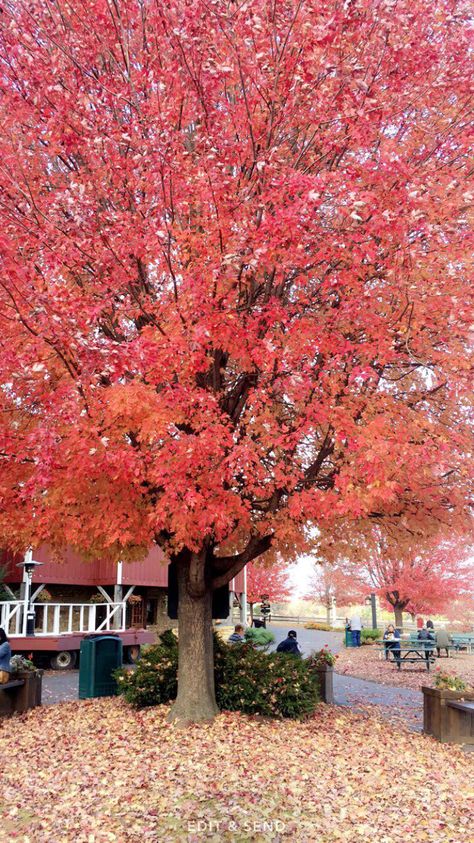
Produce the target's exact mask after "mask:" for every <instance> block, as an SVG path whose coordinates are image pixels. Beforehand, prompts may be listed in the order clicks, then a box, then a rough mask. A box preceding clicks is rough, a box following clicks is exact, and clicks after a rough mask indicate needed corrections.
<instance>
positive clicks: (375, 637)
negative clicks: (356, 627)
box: [360, 629, 382, 644]
mask: <svg viewBox="0 0 474 843" xmlns="http://www.w3.org/2000/svg"><path fill="white" fill-rule="evenodd" d="M381 638H382V633H381V632H380V630H378V629H363V630H362V632H361V634H360V641H361V644H367V643H370V644H372V642H373V641H380V639H381Z"/></svg>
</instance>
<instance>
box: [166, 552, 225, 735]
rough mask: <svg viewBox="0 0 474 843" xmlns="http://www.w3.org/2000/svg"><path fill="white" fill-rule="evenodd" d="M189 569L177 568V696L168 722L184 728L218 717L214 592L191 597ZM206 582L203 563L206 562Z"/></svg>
mask: <svg viewBox="0 0 474 843" xmlns="http://www.w3.org/2000/svg"><path fill="white" fill-rule="evenodd" d="M188 575H189V567H188V566H187V565H179V566H178V595H179V603H178V622H179V657H178V695H177V697H176V701H175V703H174V704H173V706H172V708H171V711H170V714H169V719H170V720H174V721H178V722H179V723H180V724H181V725H183V726H185V725H187V724H188V723H196V722H199V721H203V720H212V719H213V717H214V716H215V715H216V714H217V712H218V708H217V703H216V695H215V687H214V644H213V639H212V590H211V589H210V588H209V587H208V588H203V594H202V595H201V596H195V594H193V593H190V592H192V589H191V588H190V587H189V577H188ZM203 579H204V562H203Z"/></svg>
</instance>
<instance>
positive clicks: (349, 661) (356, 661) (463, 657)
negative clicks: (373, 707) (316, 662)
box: [335, 646, 474, 689]
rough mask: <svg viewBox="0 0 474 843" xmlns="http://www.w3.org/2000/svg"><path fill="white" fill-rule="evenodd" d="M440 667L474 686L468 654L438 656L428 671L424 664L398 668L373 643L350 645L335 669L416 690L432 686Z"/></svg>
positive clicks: (471, 657)
mask: <svg viewBox="0 0 474 843" xmlns="http://www.w3.org/2000/svg"><path fill="white" fill-rule="evenodd" d="M438 668H439V669H441V670H442V671H443V672H444V671H446V672H448V673H455V674H456V675H457V676H460V677H461V678H462V679H464V680H465V681H466V682H467V683H468V684H470V685H473V686H474V654H472V655H469V654H467V653H456V654H455V655H453V656H451V657H450V658H449V659H446V658H444V657H443V658H440V659H436V662H435V664H434V665H433V666H432V667H431V671H430V673H428V672H427V670H426V668H425V667H424V666H422V665H418V664H409V665H403V666H402V667H401V669H400V670H397V667H396V665H395V664H394V663H393V662H391V661H385V659H380V658H379V652H378V649H377V648H376V647H373V646H372V647H371V646H365V647H359V648H358V649H352V648H348V649H342V650H341V651H340V652H339V653H338V656H337V663H336V668H335V669H336V670H337V672H338V673H343V674H348V675H350V676H360V677H361V678H362V679H371V680H372V681H373V682H382V683H383V684H384V685H398V686H403V687H406V688H414V689H416V688H421V687H422V685H432V684H433V679H434V677H435V674H436V670H437V669H438Z"/></svg>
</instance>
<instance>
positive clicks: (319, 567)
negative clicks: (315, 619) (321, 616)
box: [306, 562, 367, 623]
mask: <svg viewBox="0 0 474 843" xmlns="http://www.w3.org/2000/svg"><path fill="white" fill-rule="evenodd" d="M366 595H367V589H366V588H364V583H363V581H361V577H360V576H358V571H357V572H354V571H353V570H352V569H351V567H350V566H349V570H346V568H345V567H344V564H341V565H336V564H331V563H329V562H317V563H316V564H315V566H314V574H313V576H312V578H311V582H310V587H309V591H308V594H307V598H306V599H308V600H317V601H318V602H319V603H321V604H322V605H323V606H324V607H325V608H326V612H327V621H328V623H331V619H332V616H331V610H332V607H333V603H335V605H336V606H349V605H350V604H352V603H356V604H358V603H362V602H363V601H364V597H365V596H366Z"/></svg>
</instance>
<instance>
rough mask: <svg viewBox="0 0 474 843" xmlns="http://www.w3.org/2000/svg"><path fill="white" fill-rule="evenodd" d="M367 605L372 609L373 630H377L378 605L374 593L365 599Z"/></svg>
mask: <svg viewBox="0 0 474 843" xmlns="http://www.w3.org/2000/svg"><path fill="white" fill-rule="evenodd" d="M365 605H366V606H370V607H371V608H372V629H377V603H376V595H375V594H374V593H373V592H372V594H370V595H369V596H368V597H366V598H365Z"/></svg>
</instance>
